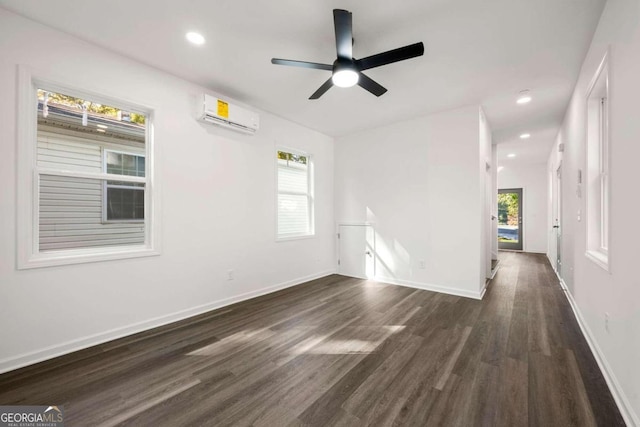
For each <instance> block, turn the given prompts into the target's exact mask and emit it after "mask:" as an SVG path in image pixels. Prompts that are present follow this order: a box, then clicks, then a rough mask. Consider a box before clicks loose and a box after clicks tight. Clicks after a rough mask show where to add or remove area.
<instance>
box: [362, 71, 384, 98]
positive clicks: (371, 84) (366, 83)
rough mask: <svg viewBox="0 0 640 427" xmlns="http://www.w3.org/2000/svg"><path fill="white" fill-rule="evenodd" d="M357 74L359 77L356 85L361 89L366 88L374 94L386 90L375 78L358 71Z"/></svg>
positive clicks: (382, 93) (380, 93) (376, 94)
mask: <svg viewBox="0 0 640 427" xmlns="http://www.w3.org/2000/svg"><path fill="white" fill-rule="evenodd" d="M359 74H360V78H359V79H358V85H359V86H360V87H362V88H363V89H366V90H368V91H369V92H371V93H372V94H374V95H375V96H380V95H384V93H385V92H386V91H387V89H385V88H384V87H383V86H381V85H380V84H378V83H376V82H375V80H373V79H371V78H369V77H367V76H365V75H364V74H362V73H359Z"/></svg>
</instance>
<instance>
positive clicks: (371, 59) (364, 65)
mask: <svg viewBox="0 0 640 427" xmlns="http://www.w3.org/2000/svg"><path fill="white" fill-rule="evenodd" d="M423 54H424V45H423V44H422V42H420V43H415V44H410V45H408V46H404V47H399V48H397V49H393V50H388V51H386V52H382V53H378V54H377V55H371V56H367V57H366V58H362V59H358V60H357V61H356V66H357V67H358V69H359V70H360V71H363V70H368V69H370V68H375V67H380V66H381V65H387V64H392V63H394V62H398V61H404V60H405V59H410V58H415V57H416V56H421V55H423Z"/></svg>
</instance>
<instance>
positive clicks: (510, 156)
mask: <svg viewBox="0 0 640 427" xmlns="http://www.w3.org/2000/svg"><path fill="white" fill-rule="evenodd" d="M515 156H516V155H515V154H513V153H509V154H507V157H509V158H514V157H515Z"/></svg>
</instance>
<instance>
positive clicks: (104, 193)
mask: <svg viewBox="0 0 640 427" xmlns="http://www.w3.org/2000/svg"><path fill="white" fill-rule="evenodd" d="M107 153H118V154H126V155H128V156H134V157H142V158H144V159H145V169H146V164H147V158H146V156H145V155H144V154H140V153H133V152H129V151H122V150H112V149H110V148H105V149H103V150H102V171H103V172H104V173H107ZM145 175H146V171H145ZM124 176H126V177H127V181H128V180H129V178H131V176H130V175H124ZM109 181H111V180H104V181H102V206H101V209H102V222H103V223H104V224H120V223H129V224H136V223H137V224H139V223H143V222H144V220H143V219H108V218H107V203H108V200H107V193H108V192H107V189H108V188H123V189H126V190H136V191H146V188H145V187H133V186H130V185H113V184H108V182H109ZM118 181H122V179H119V180H118ZM145 182H146V181H145ZM145 203H146V197H145Z"/></svg>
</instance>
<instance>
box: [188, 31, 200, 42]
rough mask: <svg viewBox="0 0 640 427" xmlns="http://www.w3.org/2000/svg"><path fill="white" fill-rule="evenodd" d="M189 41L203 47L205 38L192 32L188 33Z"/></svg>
mask: <svg viewBox="0 0 640 427" xmlns="http://www.w3.org/2000/svg"><path fill="white" fill-rule="evenodd" d="M187 40H189V41H190V42H191V43H193V44H197V45H202V44H204V36H203V35H202V34H200V33H196V32H193V31H190V32H188V33H187Z"/></svg>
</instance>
